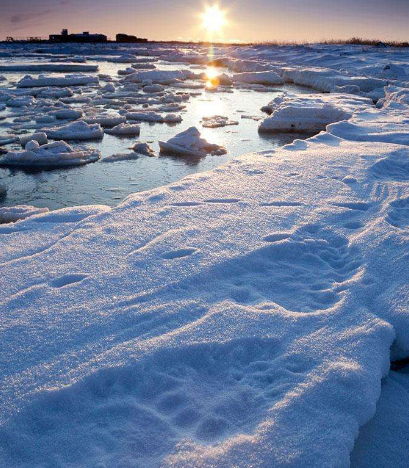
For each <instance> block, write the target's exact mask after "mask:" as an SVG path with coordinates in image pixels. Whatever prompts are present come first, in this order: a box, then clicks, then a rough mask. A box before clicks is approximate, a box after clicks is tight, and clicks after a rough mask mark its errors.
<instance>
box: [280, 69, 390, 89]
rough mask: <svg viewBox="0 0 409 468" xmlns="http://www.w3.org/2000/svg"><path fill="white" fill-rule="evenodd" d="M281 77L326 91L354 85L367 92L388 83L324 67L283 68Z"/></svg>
mask: <svg viewBox="0 0 409 468" xmlns="http://www.w3.org/2000/svg"><path fill="white" fill-rule="evenodd" d="M282 77H283V79H284V80H285V81H290V82H292V83H295V84H298V85H302V86H309V87H311V88H314V89H317V90H318V91H322V92H327V93H329V92H334V91H341V90H342V88H343V87H346V86H356V87H357V89H358V90H360V91H363V92H369V91H373V90H374V89H376V88H380V87H384V86H386V85H387V84H388V83H387V81H385V80H382V79H379V78H368V77H363V76H346V75H344V74H341V73H336V72H334V70H331V69H325V68H324V69H322V68H303V69H300V68H296V69H284V70H283V74H282ZM339 88H341V89H339Z"/></svg>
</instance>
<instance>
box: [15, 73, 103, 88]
mask: <svg viewBox="0 0 409 468" xmlns="http://www.w3.org/2000/svg"><path fill="white" fill-rule="evenodd" d="M98 83H99V80H98V77H96V76H91V75H66V76H51V75H50V76H46V75H40V76H39V77H38V78H33V77H32V76H30V75H27V76H25V77H24V78H22V79H21V80H20V81H19V82H18V83H17V87H18V88H35V87H48V86H62V87H65V86H85V85H90V84H98Z"/></svg>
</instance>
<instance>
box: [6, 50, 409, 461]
mask: <svg viewBox="0 0 409 468" xmlns="http://www.w3.org/2000/svg"><path fill="white" fill-rule="evenodd" d="M67 47H68V48H69V47H72V46H67ZM76 47H77V46H76ZM83 47H84V48H83V49H81V50H82V51H83V53H84V55H88V54H89V53H94V54H95V53H96V52H95V51H97V50H99V49H94V48H91V47H90V46H83ZM106 47H111V46H108V45H107V46H106ZM69 50H70V49H69ZM90 51H91V52H90ZM79 52H80V51H79V50H75V54H78V53H79ZM132 52H135V53H134V54H133V55H135V56H136V55H142V56H144V55H152V56H155V57H160V58H161V59H163V60H166V58H167V59H168V60H169V61H186V62H188V63H204V64H206V63H207V61H208V58H207V57H208V56H207V51H206V50H204V49H200V48H199V46H197V50H188V49H186V50H184V51H179V50H176V49H175V48H174V46H172V47H170V46H169V47H167V46H166V45H164V44H162V45H147V46H146V47H145V46H144V47H143V48H139V46H135V49H134V50H133V51H132ZM214 53H215V57H216V58H215V60H214V63H215V64H219V65H223V66H227V67H228V68H229V70H230V71H234V72H236V73H241V72H251V73H253V72H270V71H271V70H273V71H274V72H275V73H277V74H278V75H279V76H280V77H282V78H283V80H284V81H286V82H288V81H292V82H294V83H298V84H302V85H306V86H310V87H312V88H315V89H317V90H320V91H324V92H329V93H331V94H329V95H328V96H325V97H322V96H315V97H312V96H309V95H306V96H304V97H299V100H298V101H297V99H298V98H294V97H292V96H288V95H287V96H282V99H281V101H280V100H277V101H275V102H273V103H271V105H268V106H266V107H267V108H268V109H266V110H268V112H272V114H271V116H270V117H269V119H270V118H273V117H274V113H275V112H278V114H277V115H279V116H280V113H282V112H284V111H283V109H287V108H290V109H291V112H290V111H285V112H290V114H291V115H292V117H291V118H292V121H293V122H294V121H295V116H296V114H297V112H298V111H297V110H296V109H297V108H303V107H304V106H305V107H308V106H311V108H312V109H313V111H310V112H309V114H310V117H311V116H312V118H310V119H309V125H310V127H309V128H311V127H312V124H311V121H312V120H314V119H315V121H317V115H318V116H320V115H321V114H320V112H321V111H322V109H323V108H325V112H323V117H322V119H320V122H319V125H317V126H316V127H314V131H318V130H323V131H322V132H321V133H319V134H318V135H316V136H315V137H313V138H310V139H308V140H296V141H295V142H294V143H293V144H291V145H288V146H285V147H283V148H281V149H277V150H271V151H265V152H263V153H253V154H248V155H244V156H242V157H240V158H236V159H234V160H232V161H231V162H230V163H228V164H226V165H224V166H222V167H219V168H218V169H216V170H214V171H212V172H208V173H202V174H196V175H192V176H189V177H187V178H184V179H182V180H181V181H179V182H176V183H173V184H171V185H168V186H165V187H162V188H158V189H155V190H152V191H148V192H143V193H138V194H134V195H131V196H129V197H128V198H127V199H125V200H124V201H123V202H122V203H120V204H119V205H118V206H117V207H115V208H113V209H110V208H107V207H103V206H89V207H77V208H69V209H64V210H57V211H54V212H50V213H43V214H37V215H34V216H30V217H28V218H27V219H25V220H21V221H17V222H15V223H13V224H5V225H2V226H0V241H1V247H2V248H1V249H0V270H1V271H0V314H1V315H0V316H1V321H0V323H1V329H0V330H1V331H0V333H1V337H0V347H1V353H0V357H1V364H0V366H1V376H2V384H1V397H0V408H1V411H0V447H1V449H0V465H1V466H2V467H3V466H4V467H5V468H33V467H36V468H37V467H39V468H40V467H59V468H89V467H94V466H95V467H98V468H108V467H109V468H125V467H126V468H130V467H132V468H135V467H137V468H142V467H143V468H249V467H251V468H271V467H274V468H284V467H285V468H300V467H303V468H318V467H319V468H349V467H352V468H367V467H368V468H392V467H397V468H401V467H402V468H403V467H406V466H407V452H408V444H407V440H409V437H408V421H409V416H408V404H409V403H408V402H409V398H408V389H409V384H408V374H407V371H405V372H389V363H390V360H391V359H400V358H404V357H408V356H409V312H408V309H409V289H408V278H409V262H408V258H409V242H408V241H409V234H408V229H409V192H408V183H409V148H408V122H409V99H408V96H409V94H408V88H409V86H408V81H407V73H406V75H405V74H404V73H403V71H402V70H404V71H407V70H408V68H409V67H408V59H409V56H408V53H407V51H405V50H394V49H393V50H389V49H384V48H368V50H365V49H362V47H353V46H322V45H315V46H309V47H306V46H294V47H267V46H257V47H246V46H243V47H237V48H236V47H234V46H231V47H229V48H218V47H215V50H214ZM226 54H229V57H227V56H226ZM113 55H116V56H117V57H118V56H120V55H121V54H120V53H118V51H117V53H116V54H113ZM387 65H389V68H386V69H385V67H386V66H387ZM391 65H392V66H391ZM396 67H398V68H396ZM388 70H389V71H388ZM159 72H160V71H159V70H153V71H149V72H136V73H135V74H132V75H129V76H128V77H127V78H125V81H126V82H131V83H132V81H133V80H134V81H135V83H142V82H143V81H144V80H149V79H150V80H152V82H156V83H159V84H163V85H167V84H168V83H174V82H175V80H182V81H183V80H184V79H185V77H186V76H187V75H185V74H184V73H181V75H175V74H174V72H169V74H170V75H167V77H166V78H165V77H164V76H162V77H161V79H159V76H158V75H155V76H156V78H158V81H156V80H155V79H154V76H153V75H144V78H143V79H141V78H142V77H141V76H140V73H148V74H152V73H159ZM149 76H150V78H149ZM47 86H49V85H47ZM64 86H66V84H65V85H64ZM137 86H139V85H137ZM13 96H14V95H13ZM0 97H1V96H0ZM368 97H369V98H371V99H374V98H375V99H374V100H375V101H377V104H376V106H375V105H373V106H372V105H371V103H370V102H369V101H368V99H367V98H368ZM3 98H4V100H5V102H6V101H7V100H10V96H9V97H7V96H3ZM314 99H315V101H314V105H312V103H313V101H312V100H314ZM327 101H328V102H327ZM329 109H331V111H330V112H329ZM300 112H301V111H300ZM336 112H337V115H335V113H336ZM300 115H301V114H298V117H300ZM127 117H128V115H127ZM282 117H283V114H281V116H280V119H281V121H282V122H284V118H282ZM298 117H297V118H298ZM307 117H308V115H307V116H305V115H303V118H305V119H306V120H308V119H307ZM276 119H277V120H276V121H278V120H279V119H278V117H276ZM290 120H291V119H290ZM290 120H288V122H290ZM77 123H78V122H76V123H75V124H77ZM328 123H329V124H330V125H328ZM75 124H72V125H75ZM290 125H291V124H290ZM314 125H315V124H314ZM321 125H323V126H324V127H325V125H327V128H326V129H325V128H321ZM47 133H48V130H47ZM48 136H50V135H49V133H48ZM172 140H173V142H172V141H171V142H168V143H170V144H171V145H172V146H173V147H177V148H179V149H182V150H183V149H185V150H186V149H189V148H192V146H194V145H195V144H196V142H199V141H201V138H200V134H198V131H197V129H189V130H188V131H187V132H183V133H182V134H181V135H180V134H179V135H177V136H176V137H175V139H172ZM175 140H176V141H175ZM175 143H176V144H175ZM181 143H183V144H181ZM32 144H33V147H34V146H36V144H35V143H32V142H30V143H28V145H30V146H31V145H32ZM203 144H204V143H203ZM40 148H41V147H40ZM199 149H200V152H201V151H202V150H203V147H202V146H200V148H199ZM179 154H180V153H179ZM201 154H202V153H201ZM6 156H7V155H6ZM3 157H4V156H3Z"/></svg>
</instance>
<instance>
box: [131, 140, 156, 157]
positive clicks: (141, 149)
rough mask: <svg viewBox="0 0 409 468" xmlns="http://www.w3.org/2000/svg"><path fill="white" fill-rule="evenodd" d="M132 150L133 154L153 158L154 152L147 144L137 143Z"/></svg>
mask: <svg viewBox="0 0 409 468" xmlns="http://www.w3.org/2000/svg"><path fill="white" fill-rule="evenodd" d="M132 149H133V150H134V152H135V153H138V154H144V155H145V156H155V152H154V151H153V149H152V148H151V147H150V146H149V145H148V144H147V143H142V142H140V141H137V142H136V143H135V144H134V145H133V146H132Z"/></svg>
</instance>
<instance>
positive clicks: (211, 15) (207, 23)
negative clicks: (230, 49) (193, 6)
mask: <svg viewBox="0 0 409 468" xmlns="http://www.w3.org/2000/svg"><path fill="white" fill-rule="evenodd" d="M200 18H201V20H202V27H203V28H204V29H205V30H206V31H207V33H208V34H209V35H211V36H213V35H215V34H218V35H220V34H221V33H222V32H223V28H224V27H225V26H226V25H227V18H226V11H225V10H222V9H221V8H220V6H219V5H217V4H215V5H212V6H206V8H205V11H204V12H203V13H202V14H201V15H200Z"/></svg>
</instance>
